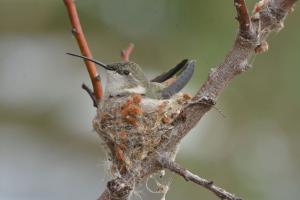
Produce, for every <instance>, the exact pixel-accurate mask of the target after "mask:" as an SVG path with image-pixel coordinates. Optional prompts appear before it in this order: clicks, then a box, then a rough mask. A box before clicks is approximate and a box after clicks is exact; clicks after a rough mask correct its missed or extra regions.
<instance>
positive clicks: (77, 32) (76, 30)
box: [64, 0, 103, 102]
mask: <svg viewBox="0 0 300 200" xmlns="http://www.w3.org/2000/svg"><path fill="white" fill-rule="evenodd" d="M64 3H65V5H66V8H67V10H68V14H69V17H70V21H71V25H72V33H73V35H74V37H75V38H76V40H77V43H78V45H79V48H80V51H81V54H82V55H83V56H86V57H88V58H92V53H91V51H90V49H89V46H88V43H87V41H86V39H85V36H84V33H83V31H82V28H81V24H80V21H79V17H78V13H77V9H76V5H75V3H74V0H64ZM84 62H85V65H86V68H87V71H88V73H89V76H90V79H91V82H92V84H93V90H94V92H93V93H94V95H95V98H96V100H97V102H98V101H99V100H100V99H101V97H102V96H103V89H102V84H101V80H100V79H99V78H97V77H98V73H97V70H96V65H95V64H94V63H93V62H90V61H88V60H84Z"/></svg>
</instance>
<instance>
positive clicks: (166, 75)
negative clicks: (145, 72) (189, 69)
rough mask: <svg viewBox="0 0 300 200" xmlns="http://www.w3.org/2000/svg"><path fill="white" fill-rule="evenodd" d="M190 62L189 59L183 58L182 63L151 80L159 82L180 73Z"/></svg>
mask: <svg viewBox="0 0 300 200" xmlns="http://www.w3.org/2000/svg"><path fill="white" fill-rule="evenodd" d="M187 62H188V59H184V60H182V61H181V62H180V63H178V64H177V65H176V66H175V67H173V68H172V69H170V70H169V71H167V72H165V73H162V74H161V75H159V76H157V77H155V78H154V79H152V80H151V82H157V83H162V82H164V81H166V80H168V79H170V78H172V76H174V75H175V74H176V73H178V72H179V71H180V70H182V69H183V68H184V67H185V66H186V64H187Z"/></svg>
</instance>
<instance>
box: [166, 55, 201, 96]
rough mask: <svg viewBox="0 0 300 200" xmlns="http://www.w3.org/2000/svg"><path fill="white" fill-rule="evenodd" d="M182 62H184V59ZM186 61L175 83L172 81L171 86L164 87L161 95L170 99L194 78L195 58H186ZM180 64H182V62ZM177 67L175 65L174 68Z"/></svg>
mask: <svg viewBox="0 0 300 200" xmlns="http://www.w3.org/2000/svg"><path fill="white" fill-rule="evenodd" d="M181 63H183V61H182V62H181ZM184 63H185V64H184V67H183V69H182V72H181V73H180V75H179V76H178V78H177V79H176V80H175V81H174V82H173V83H171V84H170V85H169V86H167V87H166V88H164V89H163V90H162V91H161V97H162V98H163V99H169V98H170V97H171V96H173V95H174V94H176V93H177V92H179V91H180V90H181V89H182V88H184V86H185V85H186V84H187V83H188V82H189V80H190V79H191V78H192V76H193V73H194V68H195V63H196V61H195V60H186V61H185V62H184ZM178 65H180V63H179V64H178ZM178 65H177V66H178ZM177 66H176V67H177ZM176 67H174V68H176ZM174 68H173V69H174ZM181 68H182V67H181ZM171 70H172V69H171ZM171 70H170V71H171ZM170 71H169V72H170ZM167 73H168V72H166V73H165V74H167Z"/></svg>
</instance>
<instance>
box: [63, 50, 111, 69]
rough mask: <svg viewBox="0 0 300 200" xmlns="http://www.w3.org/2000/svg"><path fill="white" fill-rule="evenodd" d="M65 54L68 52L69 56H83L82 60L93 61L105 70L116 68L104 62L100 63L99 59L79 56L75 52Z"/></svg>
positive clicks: (79, 56)
mask: <svg viewBox="0 0 300 200" xmlns="http://www.w3.org/2000/svg"><path fill="white" fill-rule="evenodd" d="M66 54H68V55H70V56H74V57H78V58H83V59H84V60H88V61H91V62H93V63H95V64H97V65H99V66H101V67H103V68H105V69H107V70H111V71H115V70H116V69H114V68H112V67H110V66H108V65H106V64H104V63H102V62H100V61H97V60H94V59H92V58H88V57H86V56H81V55H77V54H73V53H66Z"/></svg>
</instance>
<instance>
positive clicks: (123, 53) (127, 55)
mask: <svg viewBox="0 0 300 200" xmlns="http://www.w3.org/2000/svg"><path fill="white" fill-rule="evenodd" d="M133 49H134V44H133V43H129V45H128V47H127V48H126V49H124V50H122V51H121V57H122V59H123V61H125V62H128V61H129V59H130V55H131V53H132V52H133Z"/></svg>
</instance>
